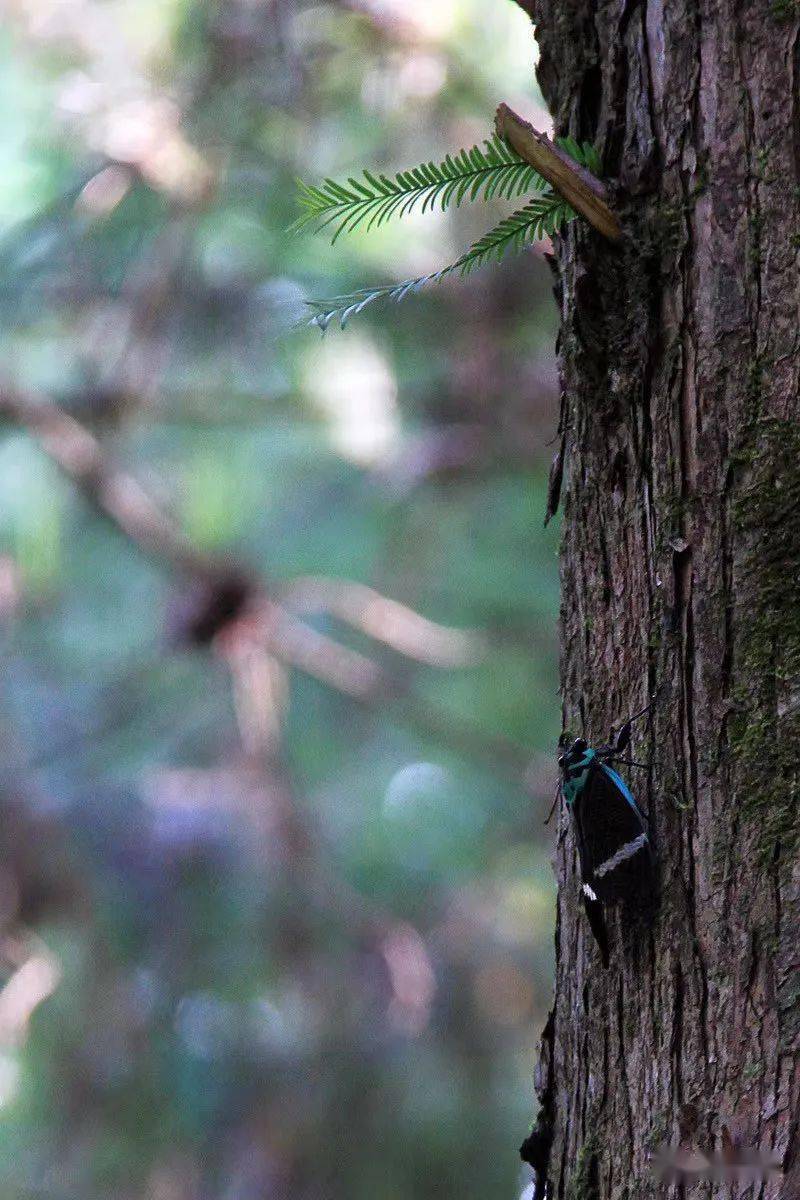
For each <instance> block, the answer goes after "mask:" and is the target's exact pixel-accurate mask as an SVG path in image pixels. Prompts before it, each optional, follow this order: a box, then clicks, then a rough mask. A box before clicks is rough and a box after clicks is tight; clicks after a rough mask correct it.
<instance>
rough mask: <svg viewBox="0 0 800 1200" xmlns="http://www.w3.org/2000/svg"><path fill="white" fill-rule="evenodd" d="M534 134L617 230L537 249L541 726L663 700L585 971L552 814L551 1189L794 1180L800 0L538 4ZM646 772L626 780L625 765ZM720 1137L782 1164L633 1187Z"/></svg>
mask: <svg viewBox="0 0 800 1200" xmlns="http://www.w3.org/2000/svg"><path fill="white" fill-rule="evenodd" d="M523 7H524V8H526V11H528V12H531V13H532V16H533V18H534V20H535V23H536V36H537V39H538V42H539V46H540V52H541V57H540V63H539V67H538V78H539V82H540V84H541V87H542V90H543V92H544V95H545V99H546V100H547V102H548V103H549V105H550V108H551V111H552V113H553V116H554V119H555V124H556V131H557V132H558V133H570V134H572V135H573V136H575V137H577V138H579V139H591V140H594V141H595V144H596V145H597V147H598V148H599V150H600V152H601V155H602V157H603V161H604V167H605V172H606V175H607V176H608V177H609V179H610V181H611V182H612V185H613V187H614V189H615V191H614V192H613V193H612V194H614V195H615V201H616V211H617V212H618V213H619V215H620V217H621V220H622V222H623V225H624V229H625V238H624V240H623V242H622V243H621V244H620V245H619V246H617V247H615V246H613V245H611V244H610V243H608V242H605V241H603V239H602V238H600V237H599V236H598V235H597V234H596V233H594V232H593V231H592V230H590V229H589V228H588V227H587V226H586V225H585V223H582V222H575V223H573V225H572V226H571V227H570V230H569V233H568V235H567V236H566V237H565V239H564V241H563V243H562V244H561V246H560V247H559V250H558V255H557V275H558V283H557V295H558V297H559V303H560V306H561V318H562V323H561V334H560V361H561V377H562V415H561V430H562V435H563V449H564V455H563V484H562V485H561V503H562V507H563V521H564V525H563V541H562V553H561V578H562V596H563V600H562V614H561V637H562V664H561V683H562V689H563V704H564V721H565V725H566V726H568V727H571V728H572V730H573V731H576V732H579V731H580V729H581V725H582V723H583V724H584V725H585V730H586V735H587V737H588V738H589V739H590V740H594V741H595V742H596V741H598V740H604V739H605V736H606V734H607V732H608V730H609V727H610V726H611V725H612V724H615V723H616V724H619V722H620V721H621V720H622V719H623V718H624V717H625V716H627V715H630V714H631V713H632V712H633V711H634V710H635V709H637V708H639V707H640V706H642V705H643V704H644V703H646V702H647V700H648V699H650V698H652V697H653V696H654V694H655V692H656V689H657V687H658V685H659V684H663V685H664V690H663V693H662V694H661V697H660V699H659V702H658V704H657V705H656V707H655V709H654V711H653V719H652V725H651V727H650V731H649V732H648V728H647V726H645V728H643V729H641V730H640V731H639V733H638V734H637V739H636V744H635V747H634V750H635V753H634V757H636V758H639V759H641V758H647V756H648V755H651V756H652V757H653V758H654V759H655V760H656V761H655V763H654V765H653V766H652V768H651V769H650V771H649V772H641V773H637V778H636V787H637V788H638V792H639V795H640V796H641V798H642V801H643V807H645V808H646V809H647V810H648V811H649V814H650V819H651V827H652V834H653V837H654V840H655V843H656V846H657V852H658V858H659V876H660V879H659V895H660V900H659V905H658V909H657V912H656V915H655V917H654V919H653V920H652V921H651V922H650V923H649V924H646V923H644V922H641V921H639V922H637V921H636V920H633V919H632V918H631V917H630V915H628V916H625V915H624V914H622V913H620V912H617V913H616V914H614V915H612V916H611V918H610V937H611V944H612V958H611V965H610V967H609V969H608V970H607V971H603V969H602V966H601V963H600V958H599V955H598V952H597V950H596V948H595V946H594V944H593V941H592V938H591V934H590V932H589V930H588V927H587V924H586V920H585V918H584V916H583V914H582V912H581V911H580V905H579V902H578V887H577V875H576V865H577V864H576V854H575V843H574V838H573V835H572V831H571V830H570V828H569V825H568V820H567V814H566V813H565V812H562V813H561V817H560V825H559V834H558V848H557V855H556V858H557V874H558V881H559V900H558V926H557V935H556V948H557V977H556V987H555V1000H554V1008H553V1013H552V1016H551V1020H550V1022H549V1023H548V1026H547V1029H546V1031H545V1036H544V1039H543V1044H542V1057H541V1061H540V1064H539V1070H538V1076H537V1087H538V1090H539V1094H540V1100H541V1102H542V1114H543V1117H542V1121H541V1123H540V1125H539V1132H538V1135H537V1137H535V1138H534V1141H533V1143H531V1144H530V1145H529V1147H528V1148H529V1149H531V1148H532V1149H533V1150H534V1151H535V1150H536V1149H537V1147H539V1148H541V1144H542V1142H543V1140H544V1131H546V1129H547V1125H548V1122H549V1125H550V1130H551V1132H552V1146H551V1153H550V1158H549V1180H550V1189H551V1190H550V1195H551V1196H552V1197H558V1198H559V1200H563V1198H568V1200H612V1198H613V1200H622V1198H623V1197H626V1198H629V1200H634V1198H637V1200H638V1198H640V1197H651V1196H672V1195H676V1196H677V1195H680V1196H686V1197H695V1196H704V1197H705V1196H714V1197H719V1198H722V1197H734V1196H739V1195H742V1196H744V1195H747V1196H752V1197H758V1198H760V1200H773V1198H777V1197H781V1200H790V1197H791V1198H795V1197H800V1182H799V1181H798V1178H797V1175H798V1172H799V1171H800V1168H798V1154H799V1151H800V1147H799V1146H798V1119H799V1113H798V1107H799V1105H798V1101H799V1099H800V1055H799V1054H798V1039H799V1034H800V972H799V971H798V968H799V967H800V946H799V945H798V942H799V940H800V939H799V938H798V900H799V899H800V862H799V861H798V845H799V844H800V830H799V828H798V775H799V774H800V770H799V769H798V761H800V427H799V426H798V417H800V400H799V399H798V378H799V376H800V312H799V311H798V301H799V300H800V286H799V276H798V262H799V260H800V97H799V96H798V72H799V71H800V9H798V6H797V4H796V2H795V0H771V2H770V0H758V2H755V0H753V2H748V0H738V2H736V3H734V2H733V0H720V2H712V0H699V2H698V0H693V2H691V3H690V2H689V0H675V2H674V3H671V4H666V3H664V2H663V0H646V2H645V3H641V2H639V0H614V2H609V3H606V2H599V0H535V2H534V3H523ZM640 774H641V775H642V776H643V778H639V775H640ZM729 1139H730V1141H732V1142H733V1143H734V1145H735V1144H737V1143H738V1144H739V1145H740V1146H749V1147H758V1148H760V1149H761V1150H762V1151H763V1152H764V1153H772V1154H774V1155H775V1156H777V1157H778V1158H779V1159H780V1160H781V1162H782V1163H783V1167H784V1171H785V1175H784V1176H783V1178H778V1177H773V1178H771V1179H768V1180H766V1181H763V1182H761V1183H759V1184H758V1185H756V1186H754V1187H752V1188H750V1187H747V1188H745V1187H743V1186H742V1185H741V1184H733V1183H730V1182H728V1183H716V1184H714V1185H710V1184H708V1183H691V1182H688V1183H686V1184H685V1186H683V1188H682V1189H681V1188H679V1187H677V1185H673V1184H666V1183H664V1182H659V1181H656V1180H654V1178H653V1176H652V1174H651V1169H650V1156H651V1154H652V1152H653V1151H654V1150H655V1149H656V1148H657V1147H659V1146H662V1145H664V1144H669V1145H672V1146H678V1145H680V1146H682V1147H684V1148H686V1149H689V1148H692V1147H694V1148H697V1149H699V1150H702V1151H715V1150H716V1151H717V1152H719V1151H720V1149H721V1148H722V1147H723V1146H724V1145H725V1144H726V1143H728V1144H730V1143H729Z"/></svg>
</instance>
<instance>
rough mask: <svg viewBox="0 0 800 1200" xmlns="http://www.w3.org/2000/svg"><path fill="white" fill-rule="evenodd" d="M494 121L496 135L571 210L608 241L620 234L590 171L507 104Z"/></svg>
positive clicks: (614, 239) (600, 189)
mask: <svg viewBox="0 0 800 1200" xmlns="http://www.w3.org/2000/svg"><path fill="white" fill-rule="evenodd" d="M494 124H495V129H496V130H497V135H498V137H501V138H504V139H505V140H506V141H507V142H509V143H510V145H512V146H513V147H514V149H515V150H516V152H517V154H519V155H521V156H522V157H523V158H524V159H525V161H526V162H528V163H530V165H531V166H532V167H533V168H534V169H535V170H537V171H538V172H539V174H540V175H541V176H542V178H543V179H546V180H547V182H548V183H549V184H550V185H551V186H552V187H553V188H554V189H555V191H557V192H558V194H559V196H563V198H564V199H565V200H566V202H567V204H569V205H570V206H571V207H572V208H574V209H575V212H577V213H580V215H581V216H582V217H585V218H586V220H587V221H588V222H589V223H590V225H593V226H594V228H595V229H596V230H597V231H598V232H599V233H602V234H603V236H604V237H607V238H609V239H610V240H611V241H612V242H616V241H618V240H619V239H620V238H621V237H622V229H621V228H620V224H619V221H618V220H617V218H616V217H615V216H614V214H613V212H612V211H611V209H610V208H609V207H608V205H607V204H606V201H605V197H606V188H605V186H604V184H603V183H601V181H600V180H599V179H595V177H594V175H592V173H591V171H587V170H586V168H585V167H581V166H580V165H579V164H578V163H576V162H574V161H573V160H572V159H571V158H570V156H569V155H568V154H564V153H563V151H561V150H559V148H558V146H554V145H553V143H552V142H551V141H550V139H549V137H547V135H546V134H544V133H539V132H538V131H537V130H536V129H534V128H533V126H532V125H531V124H529V123H528V121H523V119H522V117H518V116H517V114H516V113H515V112H514V110H513V109H511V108H509V107H508V105H507V104H501V105H500V106H499V107H498V109H497V113H496V114H495V119H494Z"/></svg>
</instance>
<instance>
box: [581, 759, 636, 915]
mask: <svg viewBox="0 0 800 1200" xmlns="http://www.w3.org/2000/svg"><path fill="white" fill-rule="evenodd" d="M572 808H573V813H574V816H575V826H576V831H577V837H578V855H579V858H580V863H581V877H582V880H583V882H584V884H587V885H588V886H589V887H590V888H591V890H592V893H593V894H594V896H595V897H596V898H597V899H598V900H600V901H602V902H603V903H604V904H607V903H609V902H610V901H612V900H622V899H626V898H630V899H633V898H637V897H641V896H642V895H643V894H644V893H645V892H649V890H650V888H651V886H652V865H653V864H652V849H651V846H650V841H649V838H648V836H647V826H646V824H645V820H644V816H643V815H642V812H641V810H640V809H639V807H638V805H637V804H636V801H635V800H634V798H633V796H632V795H631V792H630V790H629V788H628V786H627V784H626V783H625V781H624V780H623V779H622V778H621V777H620V776H619V775H618V774H617V772H616V771H615V770H613V769H612V768H611V767H609V766H608V765H607V764H606V763H601V762H598V761H596V760H595V761H594V762H593V763H592V766H591V768H590V771H589V777H588V779H587V781H586V785H585V787H584V788H582V790H581V792H580V794H579V795H578V796H576V797H575V800H574V802H573V806H572Z"/></svg>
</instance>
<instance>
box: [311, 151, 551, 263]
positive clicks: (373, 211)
mask: <svg viewBox="0 0 800 1200" xmlns="http://www.w3.org/2000/svg"><path fill="white" fill-rule="evenodd" d="M484 146H485V149H482V148H481V147H480V146H473V147H472V149H471V150H461V151H459V153H458V154H456V155H455V156H453V155H450V154H448V156H447V158H445V160H444V161H443V162H441V163H438V164H437V163H434V162H429V163H422V164H421V165H420V166H418V167H412V168H411V169H410V170H408V171H400V172H399V174H397V175H395V176H394V178H389V177H388V176H387V175H374V174H373V173H372V172H371V171H364V172H363V175H362V178H361V179H360V180H359V179H352V178H351V179H348V181H347V184H346V185H344V184H341V183H336V181H335V180H333V179H326V180H325V182H324V183H323V184H322V186H321V187H312V186H311V185H309V184H307V183H302V182H298V192H299V196H298V198H299V202H300V205H301V207H302V208H303V210H304V211H303V213H302V215H301V216H300V217H299V218H298V219H297V221H295V223H294V225H293V226H292V229H293V230H298V229H303V228H305V227H306V226H307V225H316V228H317V231H319V230H322V229H326V228H328V227H330V226H334V227H335V228H334V234H333V241H334V242H335V241H336V239H337V238H338V237H339V235H340V234H342V233H351V232H352V231H353V230H354V229H357V228H358V227H359V225H361V224H363V223H364V222H366V227H367V228H368V229H372V228H376V227H377V226H379V225H383V224H384V222H386V221H388V220H389V219H390V218H391V217H394V216H398V217H404V216H407V215H408V213H410V212H412V210H413V209H415V208H416V207H417V206H418V205H421V211H422V212H426V211H428V210H430V209H433V208H436V207H437V206H438V207H441V208H442V209H446V208H448V207H449V205H450V204H455V205H456V207H457V206H458V205H459V204H461V203H462V202H463V201H464V200H465V199H467V198H468V199H469V200H478V199H483V200H491V199H492V198H493V197H497V196H499V197H501V198H502V199H506V200H513V199H514V198H515V197H517V196H521V195H523V194H524V193H525V192H529V191H532V190H536V191H543V190H544V189H545V188H546V187H547V184H546V182H545V180H544V179H542V177H541V175H540V174H539V173H538V171H535V170H534V168H533V167H531V166H530V165H529V164H528V163H527V162H525V160H524V159H523V158H521V157H520V156H519V155H518V154H517V152H516V151H515V150H512V148H511V147H510V146H509V145H508V143H507V142H505V141H503V140H502V139H501V138H499V137H497V136H495V137H492V138H491V139H488V140H487V141H486V142H484Z"/></svg>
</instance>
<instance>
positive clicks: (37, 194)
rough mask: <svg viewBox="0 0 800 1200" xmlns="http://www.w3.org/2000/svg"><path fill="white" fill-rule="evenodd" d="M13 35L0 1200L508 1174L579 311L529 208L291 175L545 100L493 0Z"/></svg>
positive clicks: (312, 173)
mask: <svg viewBox="0 0 800 1200" xmlns="http://www.w3.org/2000/svg"><path fill="white" fill-rule="evenodd" d="M3 11H4V21H3V27H2V33H0V113H1V114H2V126H3V136H2V138H1V139H0V225H1V226H2V239H0V336H1V337H2V374H1V376H0V421H1V426H0V633H1V634H2V642H3V660H2V691H0V697H1V698H2V720H1V722H0V748H1V749H2V757H1V759H0V762H1V763H2V767H1V768H0V769H1V770H2V795H1V796H0V804H1V805H2V812H0V1194H2V1196H3V1197H4V1198H7V1200H100V1198H103V1200H263V1198H266V1197H269V1198H273V1197H276V1198H283V1197H287V1198H288V1197H292V1198H295V1197H297V1198H303V1200H306V1198H308V1200H316V1198H319V1200H323V1198H324V1200H409V1198H410V1197H414V1198H415V1200H417V1198H425V1197H434V1196H435V1197H437V1200H442V1198H443V1197H454V1198H455V1197H458V1198H459V1200H465V1198H469V1197H476V1198H477V1197H480V1198H481V1200H487V1198H489V1197H492V1198H493V1200H501V1198H504V1197H509V1198H514V1200H516V1198H517V1197H519V1196H520V1195H521V1194H523V1193H524V1192H525V1191H526V1188H527V1189H528V1193H529V1191H530V1188H529V1184H528V1176H527V1175H526V1174H525V1171H524V1169H523V1168H522V1166H521V1164H520V1162H519V1159H518V1157H517V1146H518V1145H519V1142H520V1141H521V1140H522V1138H523V1137H524V1136H525V1135H526V1133H527V1131H528V1129H529V1126H530V1121H531V1119H532V1116H533V1114H534V1107H535V1101H534V1096H533V1082H532V1071H533V1062H534V1053H535V1047H536V1042H537V1039H538V1035H539V1032H540V1029H541V1026H542V1024H543V1021H544V1019H545V1016H546V1012H547V1009H548V1007H549V997H550V987H551V967H552V961H551V960H552V942H553V912H554V884H553V878H552V872H551V867H550V861H549V859H550V853H551V836H552V835H551V831H550V830H547V829H544V828H543V823H542V822H543V817H544V815H545V814H546V812H547V808H548V807H549V804H550V800H551V796H552V789H553V785H554V782H555V777H554V769H553V765H552V746H553V743H554V740H555V737H556V736H557V733H558V729H559V705H558V698H557V683H556V674H557V671H556V657H557V651H556V646H555V622H556V616H557V608H558V580H557V563H556V542H557V530H556V529H554V527H553V525H551V526H550V527H549V528H548V529H546V530H545V529H544V528H543V514H544V511H545V497H546V478H547V467H548V464H549V458H550V455H551V449H550V447H549V446H548V443H549V441H550V440H551V439H552V436H553V433H554V431H555V427H556V422H557V389H556V382H555V369H554V362H553V341H554V332H555V321H556V313H555V306H554V305H553V301H552V295H551V279H550V273H549V269H548V267H547V264H546V261H545V258H544V252H545V251H546V250H547V247H546V246H544V247H539V248H538V249H535V250H531V251H528V252H527V253H525V254H524V255H523V256H522V257H521V258H519V259H516V260H514V261H509V262H507V263H505V264H504V265H503V266H500V267H489V268H486V269H484V270H483V271H482V272H480V273H478V274H476V275H475V276H473V277H471V278H470V279H468V280H466V281H460V280H458V279H450V280H449V281H448V282H447V283H445V284H442V285H441V286H439V287H438V288H435V289H432V290H430V291H428V292H427V293H425V294H423V295H421V296H419V297H416V298H411V299H408V300H406V301H405V302H404V303H403V304H402V305H400V306H389V307H379V306H375V307H374V308H372V309H370V310H369V311H368V312H367V313H365V314H364V315H363V316H361V317H360V318H358V319H357V320H355V321H354V322H353V324H352V326H351V327H349V328H348V329H347V330H346V331H345V332H343V333H342V332H340V331H338V330H335V329H331V330H330V331H329V332H328V333H327V335H326V336H325V337H324V338H323V337H321V336H320V334H319V332H318V331H317V330H314V329H309V328H302V327H300V328H298V326H297V321H298V318H299V316H300V315H301V314H302V311H303V300H304V298H306V297H320V296H327V295H332V294H337V293H340V292H343V291H347V290H350V289H352V288H354V287H359V286H362V285H365V284H371V283H381V282H389V281H391V280H394V279H402V278H404V277H406V276H408V275H413V274H419V273H421V272H424V271H428V270H432V269H434V268H435V267H437V266H441V265H444V263H446V262H448V261H451V260H452V259H453V258H454V257H457V255H458V254H459V252H460V250H461V249H462V248H463V247H465V246H466V245H467V244H468V243H469V242H470V241H471V240H472V239H473V238H474V237H475V236H476V235H478V234H480V233H481V232H483V231H484V230H485V229H487V228H488V227H489V226H490V225H491V224H493V223H494V221H495V220H496V219H497V218H498V217H499V215H501V214H502V213H503V212H504V211H507V210H508V206H507V205H506V206H504V205H495V206H493V207H492V206H490V211H487V209H486V208H485V206H480V207H478V208H474V209H471V208H469V207H465V208H463V209H462V210H460V211H458V212H454V211H450V212H448V213H447V214H446V215H444V214H441V213H439V214H436V213H434V214H428V215H426V216H420V215H415V216H414V217H413V218H412V219H409V220H408V221H406V222H405V223H402V224H397V225H390V226H387V227H385V228H384V229H381V230H380V231H378V232H373V233H369V234H368V233H366V232H363V231H361V232H359V233H358V234H357V235H355V236H353V237H352V238H349V239H348V238H343V239H341V241H340V242H338V243H337V245H336V246H335V247H333V248H331V247H330V246H329V245H328V243H327V241H326V240H325V238H324V237H317V236H314V235H313V234H311V233H307V234H303V235H301V236H289V235H287V233H286V230H287V227H288V226H289V225H290V223H291V222H292V221H293V219H294V218H295V217H296V216H297V209H296V204H295V199H294V180H295V179H296V178H297V177H301V178H304V179H306V180H308V181H312V182H313V181H316V180H319V179H320V178H321V177H323V176H325V175H333V176H335V177H336V176H344V177H346V176H347V175H349V174H351V173H353V172H354V171H356V170H357V169H358V168H359V167H363V166H369V167H371V168H372V169H375V170H383V171H390V170H396V169H401V168H404V167H408V166H411V165H413V164H415V163H416V162H418V161H421V160H429V159H438V158H440V157H442V156H443V155H444V154H445V153H447V152H449V151H453V150H457V149H459V148H460V147H462V146H469V145H472V144H473V143H474V142H476V141H480V140H481V139H482V138H484V137H486V136H488V135H489V133H490V131H491V126H492V116H493V112H494V108H495V106H496V104H497V103H498V102H499V101H500V100H506V101H508V102H509V103H511V104H512V105H513V106H514V107H515V108H518V109H520V110H522V111H523V112H525V113H527V114H532V115H533V116H534V117H535V119H536V121H537V123H538V124H539V125H544V124H545V122H546V116H545V115H544V114H542V112H541V111H540V104H541V101H540V99H539V98H538V95H537V94H536V92H535V85H534V78H533V64H534V57H535V43H534V40H533V36H532V31H531V27H530V23H529V21H528V19H527V18H526V17H525V15H524V14H523V13H522V11H521V10H520V9H519V8H518V7H517V6H516V5H515V4H513V3H511V0H505V2H504V0H494V2H493V3H492V4H486V3H484V2H483V0H338V2H331V0H327V2H324V3H316V4H307V3H302V2H301V0H18V2H14V0H11V2H7V3H5V4H4V5H3Z"/></svg>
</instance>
